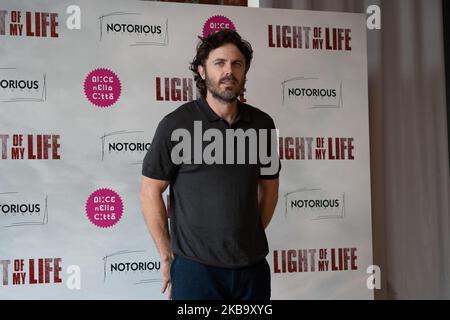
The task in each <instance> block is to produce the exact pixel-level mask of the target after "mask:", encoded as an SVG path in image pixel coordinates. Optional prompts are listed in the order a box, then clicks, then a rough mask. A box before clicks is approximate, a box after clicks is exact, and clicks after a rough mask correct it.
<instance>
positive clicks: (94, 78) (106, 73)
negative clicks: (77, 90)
mask: <svg viewBox="0 0 450 320" xmlns="http://www.w3.org/2000/svg"><path fill="white" fill-rule="evenodd" d="M121 91H122V86H121V84H120V80H119V77H118V76H117V75H116V74H115V73H114V72H112V71H111V70H109V69H104V68H99V69H95V70H92V71H91V72H89V74H88V75H87V77H86V79H85V80H84V94H85V95H86V98H88V100H89V101H90V102H91V103H92V104H93V105H96V106H97V107H109V106H111V105H113V104H114V103H116V101H117V100H118V99H119V97H120V93H121Z"/></svg>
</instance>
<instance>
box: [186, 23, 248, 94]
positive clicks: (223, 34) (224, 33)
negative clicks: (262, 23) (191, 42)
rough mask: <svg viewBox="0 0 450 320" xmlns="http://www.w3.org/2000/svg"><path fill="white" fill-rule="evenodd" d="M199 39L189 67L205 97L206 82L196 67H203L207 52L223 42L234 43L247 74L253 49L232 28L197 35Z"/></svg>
mask: <svg viewBox="0 0 450 320" xmlns="http://www.w3.org/2000/svg"><path fill="white" fill-rule="evenodd" d="M198 38H199V39H200V41H199V43H198V45H197V54H196V56H195V58H194V60H193V61H192V62H191V65H190V67H189V69H190V70H191V71H192V72H194V80H195V82H196V85H197V88H198V89H199V91H200V94H201V95H202V96H203V97H206V83H205V80H203V79H202V77H201V76H200V73H199V72H198V67H199V66H200V65H201V66H203V67H205V61H206V59H208V56H209V53H210V52H211V51H212V50H214V49H217V48H219V47H221V46H223V45H224V44H228V43H231V44H234V45H235V46H236V47H237V48H238V49H239V51H241V53H242V55H243V56H244V57H245V73H246V74H247V72H248V70H249V69H250V64H251V62H252V58H253V49H252V46H251V44H250V43H249V42H248V41H246V40H244V39H242V38H241V36H240V35H239V34H238V33H237V32H236V31H233V30H230V29H222V30H220V31H218V32H215V33H211V34H209V35H208V36H206V37H200V36H199V37H198Z"/></svg>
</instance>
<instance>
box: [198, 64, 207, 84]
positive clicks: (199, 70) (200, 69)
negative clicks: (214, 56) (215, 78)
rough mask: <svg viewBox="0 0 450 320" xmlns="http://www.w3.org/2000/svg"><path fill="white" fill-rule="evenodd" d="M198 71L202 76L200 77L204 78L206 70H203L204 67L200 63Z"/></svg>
mask: <svg viewBox="0 0 450 320" xmlns="http://www.w3.org/2000/svg"><path fill="white" fill-rule="evenodd" d="M198 73H199V74H200V77H202V79H203V80H205V78H206V72H205V68H204V67H203V66H202V65H199V66H198Z"/></svg>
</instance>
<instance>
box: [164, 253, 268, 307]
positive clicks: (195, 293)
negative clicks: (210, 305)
mask: <svg viewBox="0 0 450 320" xmlns="http://www.w3.org/2000/svg"><path fill="white" fill-rule="evenodd" d="M170 277H171V284H172V299H173V300H270V267H269V264H268V263H267V261H266V259H264V260H262V261H261V262H259V263H257V264H256V265H253V266H250V267H245V268H239V269H227V268H218V267H211V266H207V265H204V264H202V263H199V262H197V261H193V260H190V259H187V258H184V257H182V256H175V258H174V260H173V261H172V265H171V268H170Z"/></svg>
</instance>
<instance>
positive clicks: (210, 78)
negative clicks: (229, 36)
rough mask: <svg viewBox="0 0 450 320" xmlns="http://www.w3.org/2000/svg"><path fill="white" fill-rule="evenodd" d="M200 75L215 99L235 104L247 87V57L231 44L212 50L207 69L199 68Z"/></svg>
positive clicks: (206, 63)
mask: <svg viewBox="0 0 450 320" xmlns="http://www.w3.org/2000/svg"><path fill="white" fill-rule="evenodd" d="M199 73H200V75H201V77H202V79H203V80H205V83H206V88H207V90H208V92H209V94H211V95H212V96H213V97H214V98H216V99H219V100H222V101H224V102H233V101H235V100H236V99H237V97H238V96H239V95H240V94H241V92H242V90H243V89H244V85H245V57H244V55H243V54H242V53H241V51H240V50H239V49H238V48H237V47H236V46H235V45H234V44H231V43H227V44H225V45H223V46H221V47H219V48H216V49H214V50H211V52H210V53H209V56H208V59H206V62H205V67H203V66H199Z"/></svg>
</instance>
